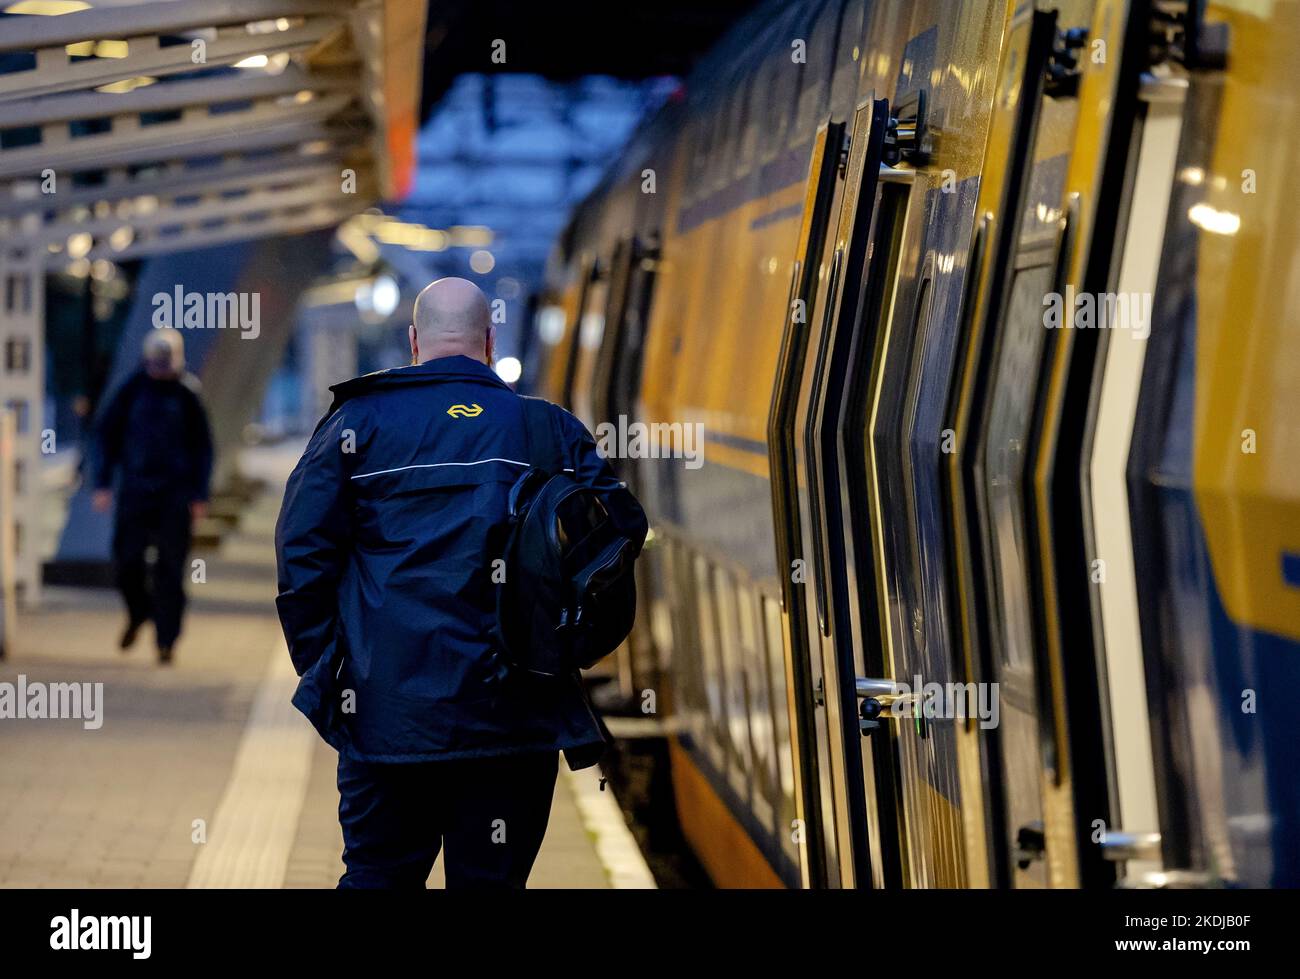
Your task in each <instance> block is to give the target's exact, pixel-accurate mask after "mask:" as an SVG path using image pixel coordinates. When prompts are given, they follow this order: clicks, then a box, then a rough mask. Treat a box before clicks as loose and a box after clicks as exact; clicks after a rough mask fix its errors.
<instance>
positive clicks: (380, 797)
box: [338, 751, 559, 889]
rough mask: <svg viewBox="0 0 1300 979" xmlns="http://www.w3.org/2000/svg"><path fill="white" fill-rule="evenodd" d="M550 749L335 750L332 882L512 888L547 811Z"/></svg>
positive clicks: (555, 766)
mask: <svg viewBox="0 0 1300 979" xmlns="http://www.w3.org/2000/svg"><path fill="white" fill-rule="evenodd" d="M558 771H559V753H558V752H553V751H548V752H540V753H532V754H523V755H507V756H504V757H499V758H473V759H466V760H454V761H437V762H420V763H414V764H378V763H373V762H358V761H350V760H348V759H347V758H345V757H343V756H342V755H340V756H339V770H338V786H339V823H340V824H341V826H342V827H343V863H344V864H345V865H346V866H347V872H346V873H344V875H343V876H342V877H341V878H340V879H339V887H358V888H360V887H366V888H423V887H424V886H425V881H426V880H427V879H428V877H429V872H430V871H431V870H432V869H433V862H434V860H435V859H436V858H437V856H438V851H439V850H440V849H441V850H442V851H443V866H444V868H445V870H446V876H447V887H448V888H449V889H451V888H522V887H523V886H524V885H525V884H526V883H527V881H528V874H529V873H530V872H531V871H532V869H533V861H534V860H536V859H537V851H538V850H539V849H541V846H542V838H543V837H544V836H545V835H546V824H547V821H548V820H549V819H550V814H551V798H552V796H553V794H554V792H555V779H556V775H557V773H558Z"/></svg>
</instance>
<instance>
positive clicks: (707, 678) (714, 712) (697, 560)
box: [692, 554, 729, 772]
mask: <svg viewBox="0 0 1300 979" xmlns="http://www.w3.org/2000/svg"><path fill="white" fill-rule="evenodd" d="M692 567H693V569H694V572H695V574H694V579H695V580H694V585H695V587H694V589H693V594H694V595H695V602H696V609H697V615H698V618H697V619H696V624H697V625H698V637H699V650H700V667H701V669H700V673H701V676H702V677H703V680H704V694H705V699H706V703H707V704H708V708H709V740H708V749H709V756H710V758H711V760H712V762H713V764H714V767H715V768H716V769H717V770H718V771H719V772H725V771H726V770H727V765H726V758H727V755H728V754H729V752H727V751H726V748H725V745H726V741H727V739H728V736H729V735H728V731H727V707H726V699H725V698H726V686H725V680H724V677H723V668H722V657H721V653H720V651H719V649H718V636H719V635H720V634H721V628H720V626H719V624H718V616H717V611H716V603H715V601H714V595H713V587H712V585H713V578H712V575H711V574H710V569H709V562H708V561H706V560H705V559H704V558H703V557H701V556H700V555H699V554H696V555H694V556H693V561H692Z"/></svg>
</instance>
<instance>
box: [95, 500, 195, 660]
mask: <svg viewBox="0 0 1300 979" xmlns="http://www.w3.org/2000/svg"><path fill="white" fill-rule="evenodd" d="M150 547H152V548H154V549H155V550H154V553H155V557H154V561H153V567H152V574H150V570H151V569H150V567H149V562H148V560H147V556H148V550H149V548H150ZM189 552H190V508H189V501H188V500H186V499H185V498H184V495H183V494H175V495H170V494H169V495H165V496H164V495H157V494H149V495H136V494H130V493H123V494H121V497H120V499H119V500H118V503H117V520H116V523H115V525H114V528H113V564H114V567H115V571H116V575H117V587H118V590H119V591H121V593H122V598H123V600H124V601H125V602H126V611H127V615H129V616H130V618H131V621H132V623H135V624H142V623H144V622H147V621H149V620H150V619H152V620H153V623H154V628H155V630H156V631H157V634H158V645H159V646H160V647H163V646H171V645H172V644H173V643H175V642H176V638H177V636H179V635H180V633H181V616H182V615H183V614H184V612H185V560H186V558H187V557H188V556H189Z"/></svg>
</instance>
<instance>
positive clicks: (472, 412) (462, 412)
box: [447, 404, 483, 418]
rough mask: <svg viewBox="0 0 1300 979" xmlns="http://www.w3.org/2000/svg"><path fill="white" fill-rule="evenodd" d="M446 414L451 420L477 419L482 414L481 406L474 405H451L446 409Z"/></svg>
mask: <svg viewBox="0 0 1300 979" xmlns="http://www.w3.org/2000/svg"><path fill="white" fill-rule="evenodd" d="M447 414H449V415H451V417H452V418H477V417H478V416H479V415H481V414H483V408H482V406H481V405H475V404H469V405H452V406H451V407H450V408H448V409H447Z"/></svg>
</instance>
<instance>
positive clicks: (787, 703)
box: [760, 595, 799, 866]
mask: <svg viewBox="0 0 1300 979" xmlns="http://www.w3.org/2000/svg"><path fill="white" fill-rule="evenodd" d="M760 602H761V603H762V606H763V635H764V640H765V641H764V647H765V649H766V652H767V675H768V678H769V684H770V688H771V691H772V695H771V701H770V707H771V712H772V724H771V730H772V737H773V741H774V742H775V747H776V756H775V760H776V778H775V786H776V791H777V796H776V799H775V800H774V802H776V803H777V812H776V825H777V837H778V838H779V839H780V840H781V845H782V846H783V847H784V848H785V851H786V854H787V855H788V856H789V857H790V859H791V861H793V862H794V864H795V865H796V866H797V865H798V863H799V846H798V844H797V843H795V842H794V837H793V834H792V833H791V832H790V828H791V827H792V826H793V825H794V820H795V818H796V813H797V810H796V808H795V775H794V753H795V751H796V750H797V747H796V746H795V743H794V724H793V718H792V715H791V711H792V710H793V703H792V701H791V698H790V684H789V677H788V675H787V673H786V670H787V669H788V666H787V660H786V651H785V625H784V623H783V622H782V620H781V603H780V602H778V601H777V600H776V599H774V598H770V597H768V596H767V595H764V596H762V598H760Z"/></svg>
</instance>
